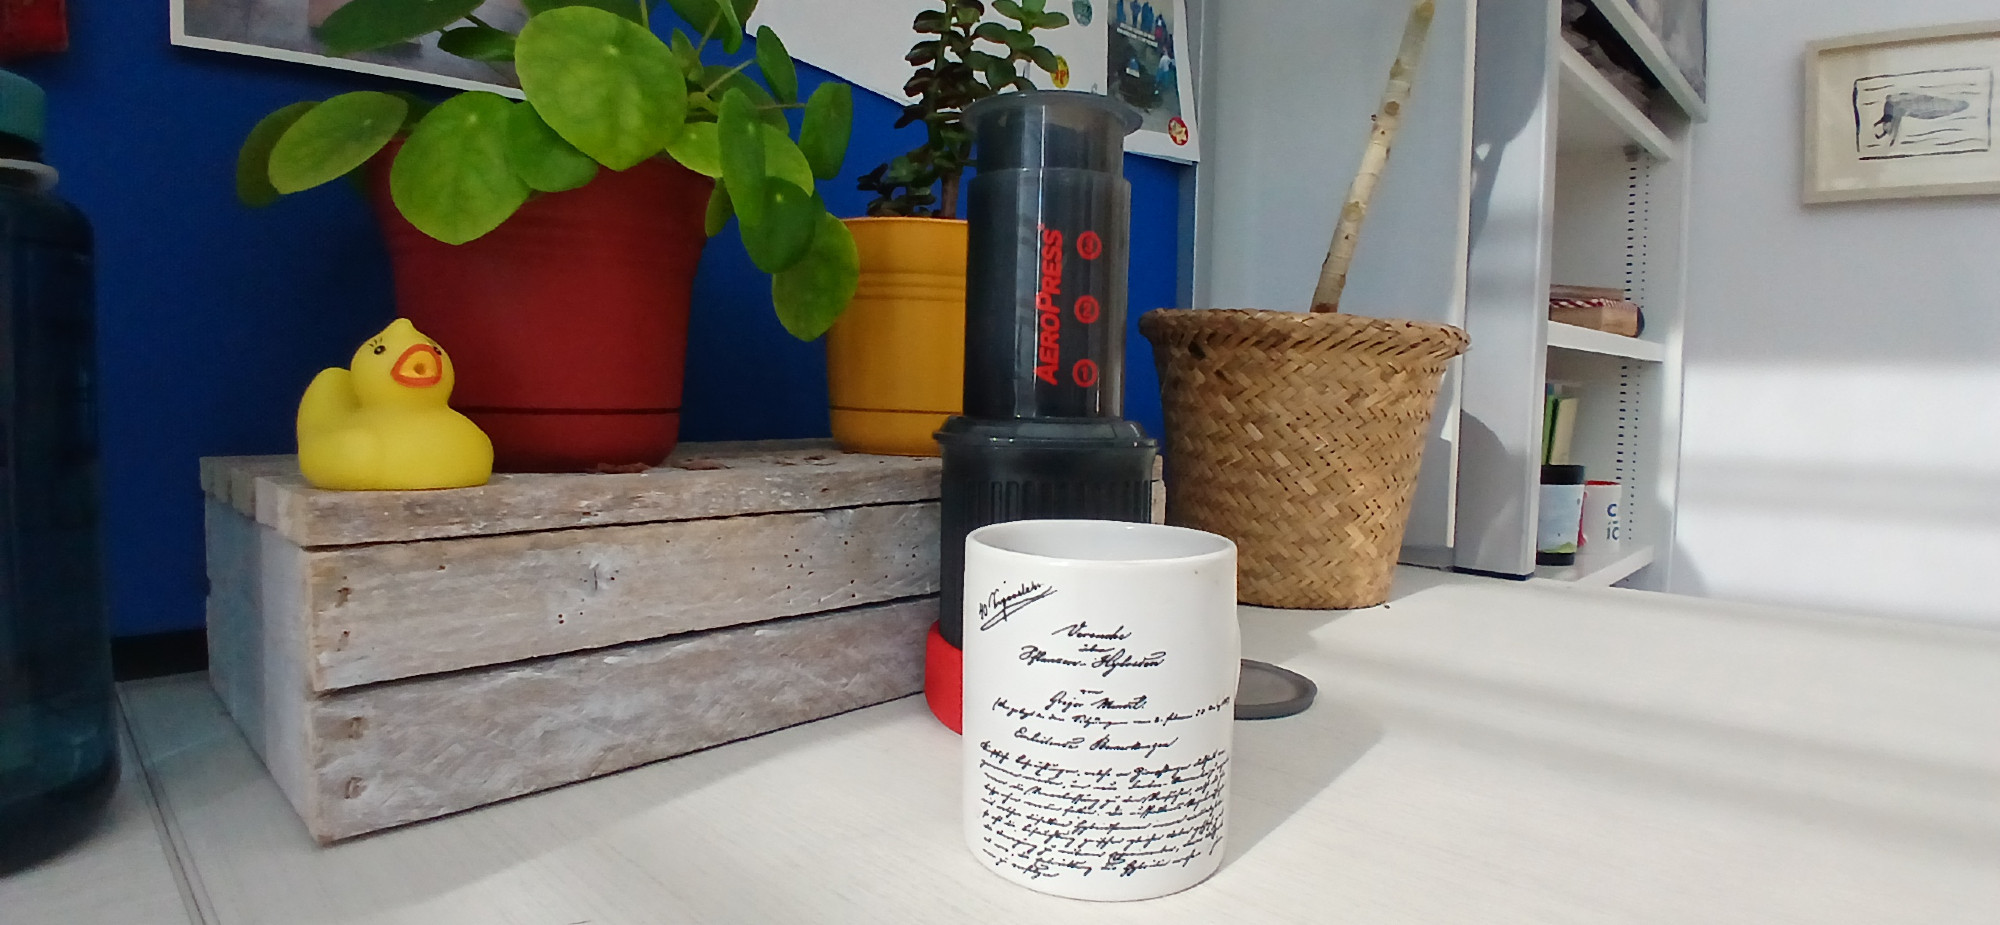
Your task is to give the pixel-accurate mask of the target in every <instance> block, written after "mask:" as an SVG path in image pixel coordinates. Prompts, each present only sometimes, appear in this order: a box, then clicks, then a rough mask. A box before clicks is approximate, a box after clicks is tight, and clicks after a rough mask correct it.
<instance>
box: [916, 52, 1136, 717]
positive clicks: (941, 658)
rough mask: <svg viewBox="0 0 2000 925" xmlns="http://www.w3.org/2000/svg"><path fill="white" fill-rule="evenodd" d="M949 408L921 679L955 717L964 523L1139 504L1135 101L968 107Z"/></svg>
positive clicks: (1048, 97) (1035, 96)
mask: <svg viewBox="0 0 2000 925" xmlns="http://www.w3.org/2000/svg"><path fill="white" fill-rule="evenodd" d="M965 122H966V124H967V125H968V126H969V127H970V128H971V129H972V133H973V138H974V144H975V145H976V157H975V166H976V168H977V173H976V175H975V176H974V177H973V180H972V183H971V187H970V191H969V193H970V203H969V209H968V211H967V216H966V217H967V222H968V226H969V227H968V228H967V232H968V234H967V237H968V253H967V259H966V288H965V292H966V296H965V413H964V414H962V415H957V416H954V417H952V418H951V419H950V420H948V421H946V422H945V425H944V429H942V430H940V431H938V434H937V439H938V443H939V444H940V446H941V447H942V448H943V452H944V486H943V497H942V502H941V504H940V507H941V508H942V512H943V521H944V522H943V526H942V529H941V531H940V534H941V536H940V540H941V542H942V544H943V548H942V549H941V550H940V556H939V558H940V560H941V566H942V570H943V575H942V578H943V591H942V594H941V595H940V600H939V604H938V609H939V620H938V626H937V627H936V628H935V629H934V630H933V632H932V633H931V638H930V643H929V649H928V651H927V653H926V659H925V676H924V693H925V697H926V698H927V699H928V700H929V702H930V706H931V711H932V712H933V713H935V714H936V715H937V717H938V719H939V720H940V721H942V722H943V723H944V724H945V725H946V726H949V727H951V728H952V729H954V730H956V729H958V728H959V710H960V702H959V699H960V678H961V675H960V671H961V663H962V658H961V655H960V652H959V647H960V646H961V645H962V644H963V638H964V637H963V635H962V632H961V630H962V626H961V618H962V616H963V614H962V606H963V591H964V580H965V535H966V534H967V533H970V532H972V531H973V530H975V529H978V528H979V527H983V526H986V525H987V524H995V523H1004V522H1007V521H1013V520H1028V519H1038V518H1075V519H1093V520H1122V521H1131V522H1136V523H1144V522H1146V521H1148V520H1151V519H1152V508H1153V461H1154V458H1155V456H1156V455H1157V453H1158V444H1157V443H1156V442H1155V441H1154V440H1153V439H1152V438H1150V437H1147V436H1146V433H1145V431H1144V430H1142V429H1141V428H1140V427H1139V425H1138V424H1135V423H1133V422H1131V421H1127V420H1125V419H1124V418H1123V417H1122V416H1121V415H1122V414H1123V412H1124V387H1125V281H1126V263H1127V255H1128V250H1129V237H1130V231H1131V228H1130V226H1131V219H1132V187H1131V184H1129V183H1127V182H1126V181H1125V176H1124V154H1125V145H1124V139H1125V136H1126V135H1128V134H1130V133H1131V132H1132V131H1133V130H1134V129H1136V128H1138V127H1139V114H1138V112H1137V111H1135V110H1133V109H1132V108H1131V107H1130V106H1127V105H1125V104H1124V103H1121V102H1118V101H1116V100H1113V99H1111V98H1109V97H1104V96H1098V95H1095V94H1089V93H1078V92H1073V91H1060V90H1041V91H1032V92H1026V93H1013V94H1006V95H1002V96H994V97H989V98H987V99H984V100H981V101H979V102H978V103H975V104H973V105H972V106H970V107H968V108H967V109H966V111H965Z"/></svg>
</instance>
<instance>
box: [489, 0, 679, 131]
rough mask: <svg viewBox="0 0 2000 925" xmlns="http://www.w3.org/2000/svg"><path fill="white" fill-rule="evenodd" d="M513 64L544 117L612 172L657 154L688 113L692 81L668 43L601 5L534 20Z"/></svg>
mask: <svg viewBox="0 0 2000 925" xmlns="http://www.w3.org/2000/svg"><path fill="white" fill-rule="evenodd" d="M514 67H515V70H516V72H517V73H518V74H519V75H520V77H521V89H522V90H523V91H524V92H526V93H527V96H528V102H529V103H531V104H532V105H533V106H534V107H535V111H536V112H537V113H540V114H541V117H542V121H544V122H547V123H548V125H549V127H550V128H552V129H554V130H555V132H556V134H558V135H561V136H562V138H563V140H564V141H567V142H569V143H570V144H572V145H574V146H576V148H577V150H579V151H582V152H583V153H585V154H588V155H590V156H591V157H592V158H593V159H595V160H596V161H597V162H598V163H600V164H603V165H604V166H606V167H609V168H611V169H612V170H624V169H626V168H629V167H631V166H632V165H634V164H637V163H639V162H640V161H643V160H645V159H646V158H649V157H652V156H653V155H655V154H658V153H659V152H660V151H661V150H663V149H665V148H666V146H667V144H668V143H670V142H672V141H673V140H674V138H675V137H676V136H678V135H679V134H680V132H681V127H682V123H683V121H684V120H686V118H687V78H686V76H685V75H684V74H683V73H682V71H681V69H680V66H679V65H678V64H676V63H675V61H674V56H673V52H672V51H669V50H668V48H667V46H666V43H664V42H661V41H660V40H659V39H658V38H657V37H655V36H654V35H653V33H651V32H649V31H647V30H646V28H645V27H644V26H641V25H639V24H638V23H635V22H632V21H631V20H629V19H625V18H623V17H621V16H617V15H614V14H612V13H607V12H605V11H603V10H600V9H596V8H594V7H588V6H570V7H561V8H558V9H553V10H549V11H548V12H546V13H542V14H540V15H538V16H535V17H534V18H532V19H529V20H528V25H527V26H526V27H525V28H523V29H522V30H521V36H520V38H519V40H518V41H516V42H515V45H514Z"/></svg>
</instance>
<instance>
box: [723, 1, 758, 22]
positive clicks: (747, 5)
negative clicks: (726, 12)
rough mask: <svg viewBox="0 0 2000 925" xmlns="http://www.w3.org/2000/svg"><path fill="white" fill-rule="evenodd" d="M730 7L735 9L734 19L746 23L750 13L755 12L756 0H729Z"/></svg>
mask: <svg viewBox="0 0 2000 925" xmlns="http://www.w3.org/2000/svg"><path fill="white" fill-rule="evenodd" d="M729 5H730V8H731V9H734V10H735V11H736V21H737V22H740V23H747V22H749V21H750V14H752V13H755V12H757V0H730V4H729Z"/></svg>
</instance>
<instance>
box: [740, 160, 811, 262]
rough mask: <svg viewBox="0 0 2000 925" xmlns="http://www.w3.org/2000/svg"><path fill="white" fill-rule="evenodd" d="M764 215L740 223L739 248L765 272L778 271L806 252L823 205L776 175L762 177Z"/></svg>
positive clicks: (805, 191) (806, 192) (797, 259)
mask: <svg viewBox="0 0 2000 925" xmlns="http://www.w3.org/2000/svg"><path fill="white" fill-rule="evenodd" d="M762 212H763V213H764V217H763V219H762V220H761V221H758V222H756V223H755V224H752V223H750V222H749V221H745V222H744V223H743V226H742V229H743V249H744V250H746V251H749V252H750V262H751V263H753V264H756V265H757V269H759V270H762V271H764V272H766V273H781V272H784V271H785V270H789V269H791V268H792V266H793V265H795V264H797V263H798V262H799V260H800V258H803V257H804V256H805V255H806V248H807V247H808V246H810V245H811V244H812V242H813V238H814V237H816V236H817V233H818V231H819V229H820V221H819V220H820V218H822V217H824V216H825V215H826V214H827V212H826V206H825V204H823V203H821V202H820V201H819V198H818V197H816V196H814V195H813V194H812V193H811V192H810V191H808V190H803V189H800V188H798V187H797V186H794V185H792V183H791V182H790V181H787V180H780V179H778V178H777V177H775V176H774V177H766V178H765V180H764V208H763V209H762Z"/></svg>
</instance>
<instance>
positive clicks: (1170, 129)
mask: <svg viewBox="0 0 2000 925" xmlns="http://www.w3.org/2000/svg"><path fill="white" fill-rule="evenodd" d="M1167 137H1168V138H1172V139H1173V140H1174V144H1177V145H1184V144H1187V143H1188V130H1187V120H1185V119H1182V118H1181V117H1180V116H1175V117H1173V118H1171V119H1168V120H1167Z"/></svg>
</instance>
